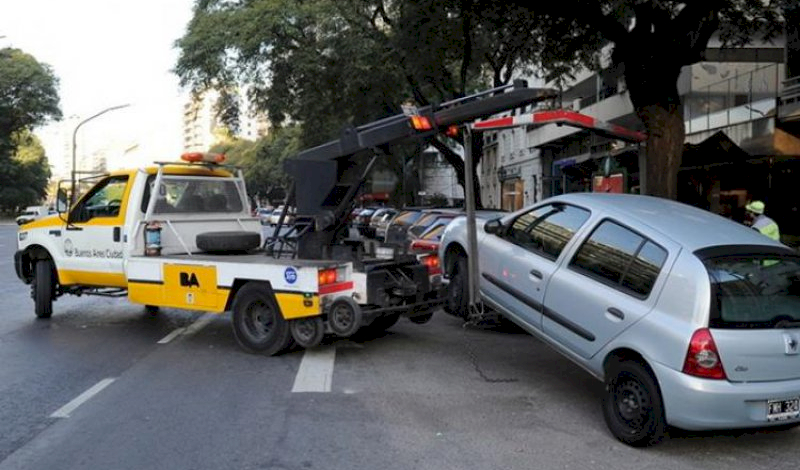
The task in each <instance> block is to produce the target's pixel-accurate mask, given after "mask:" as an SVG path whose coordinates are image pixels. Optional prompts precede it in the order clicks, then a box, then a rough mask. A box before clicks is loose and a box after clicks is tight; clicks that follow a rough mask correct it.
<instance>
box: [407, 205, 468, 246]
mask: <svg viewBox="0 0 800 470" xmlns="http://www.w3.org/2000/svg"><path fill="white" fill-rule="evenodd" d="M459 215H461V214H460V212H456V211H450V212H439V211H432V212H429V213H427V214H425V215H423V216H422V217H420V218H419V219H418V220H417V221H416V222H414V223H413V224H411V226H410V227H408V231H407V232H406V239H407V240H408V241H409V242H410V241H412V240H415V239H417V238H419V237H420V236H421V235H422V234H423V233H425V231H426V230H428V229H430V228H431V227H434V226H436V225H447V224H449V223H450V221H451V220H453V219H455V218H456V217H457V216H459Z"/></svg>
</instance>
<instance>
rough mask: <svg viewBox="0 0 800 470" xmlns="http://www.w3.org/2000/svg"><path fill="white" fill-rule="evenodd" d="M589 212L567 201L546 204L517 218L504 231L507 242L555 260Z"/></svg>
mask: <svg viewBox="0 0 800 470" xmlns="http://www.w3.org/2000/svg"><path fill="white" fill-rule="evenodd" d="M589 215H590V213H589V211H588V210H586V209H581V208H580V207H575V206H570V205H567V204H548V205H546V206H542V207H538V208H536V209H533V210H531V211H529V212H526V213H524V214H522V215H520V216H519V217H517V218H516V219H515V220H514V222H513V223H512V224H511V227H509V229H508V231H507V232H506V234H505V238H506V239H507V240H509V241H510V242H512V243H514V244H516V245H519V246H521V247H523V248H525V249H526V250H529V251H532V252H534V253H537V254H540V255H542V256H544V257H545V258H548V259H551V260H555V259H557V258H558V256H559V255H560V254H561V251H562V250H563V249H564V247H565V246H566V245H567V243H568V242H569V241H570V240H571V239H572V237H573V236H574V235H575V232H577V231H578V229H579V228H581V226H582V225H583V224H584V223H585V222H586V220H587V219H588V218H589Z"/></svg>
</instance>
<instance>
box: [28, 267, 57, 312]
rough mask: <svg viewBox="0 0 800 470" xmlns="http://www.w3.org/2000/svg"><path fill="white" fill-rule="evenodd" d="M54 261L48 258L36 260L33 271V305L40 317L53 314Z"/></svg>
mask: <svg viewBox="0 0 800 470" xmlns="http://www.w3.org/2000/svg"><path fill="white" fill-rule="evenodd" d="M53 284H54V282H53V263H52V262H51V261H50V260H48V259H40V260H38V261H37V262H36V267H35V268H34V272H33V286H32V289H33V292H32V293H33V306H34V312H35V313H36V316H37V317H38V318H50V317H51V316H52V315H53Z"/></svg>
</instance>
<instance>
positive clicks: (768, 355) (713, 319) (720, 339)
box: [705, 254, 800, 398]
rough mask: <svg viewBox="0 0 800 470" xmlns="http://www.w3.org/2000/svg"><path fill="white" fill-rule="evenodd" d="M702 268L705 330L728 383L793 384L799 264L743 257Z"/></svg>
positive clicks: (798, 368) (798, 371)
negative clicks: (706, 290)
mask: <svg viewBox="0 0 800 470" xmlns="http://www.w3.org/2000/svg"><path fill="white" fill-rule="evenodd" d="M705 265H706V268H707V269H708V271H709V278H710V279H711V291H712V298H713V301H712V302H711V312H710V319H709V328H710V329H711V334H712V336H713V338H714V342H715V344H716V346H717V350H718V352H719V355H720V358H721V360H722V365H723V368H724V370H725V374H726V376H727V377H728V380H731V381H733V382H762V381H776V380H793V379H799V378H800V259H798V258H796V257H794V256H774V255H753V254H748V255H735V256H723V257H717V258H714V259H709V260H706V261H705ZM775 398H778V397H775Z"/></svg>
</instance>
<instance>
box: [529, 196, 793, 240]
mask: <svg viewBox="0 0 800 470" xmlns="http://www.w3.org/2000/svg"><path fill="white" fill-rule="evenodd" d="M548 201H550V202H555V201H562V202H567V203H573V204H576V205H579V206H584V207H587V208H589V209H596V210H599V211H602V212H604V213H607V214H609V215H612V216H614V218H616V219H619V221H620V222H625V220H631V219H632V220H635V221H638V222H639V223H642V224H645V225H647V226H649V227H651V228H652V229H654V230H656V231H658V232H660V233H662V234H664V235H666V236H667V237H669V238H671V239H672V240H673V241H675V242H677V243H679V244H681V245H683V246H684V247H686V248H687V249H689V250H691V251H695V250H699V249H701V248H706V247H710V246H719V245H771V246H782V245H781V244H780V243H778V242H776V241H773V240H771V239H769V238H767V237H765V236H764V235H762V234H760V233H758V232H757V231H755V230H753V229H751V228H749V227H746V226H744V225H742V224H740V223H737V222H734V221H732V220H730V219H726V218H725V217H722V216H719V215H717V214H714V213H711V212H708V211H706V210H703V209H699V208H697V207H694V206H690V205H687V204H683V203H680V202H676V201H672V200H669V199H663V198H658V197H652V196H640V195H635V194H606V193H570V194H563V195H561V196H556V197H553V198H550V199H548V200H546V201H542V202H548Z"/></svg>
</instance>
